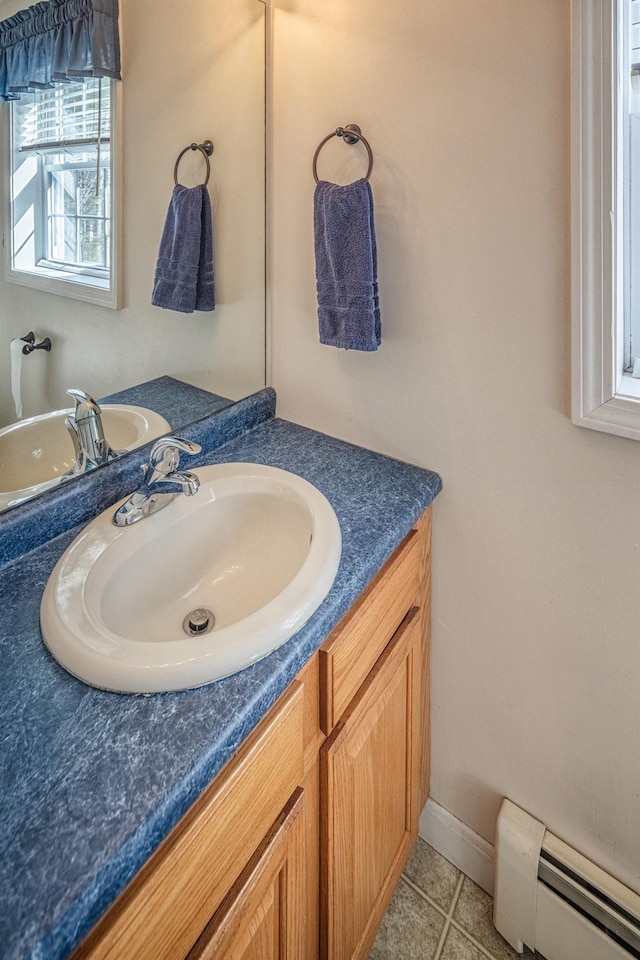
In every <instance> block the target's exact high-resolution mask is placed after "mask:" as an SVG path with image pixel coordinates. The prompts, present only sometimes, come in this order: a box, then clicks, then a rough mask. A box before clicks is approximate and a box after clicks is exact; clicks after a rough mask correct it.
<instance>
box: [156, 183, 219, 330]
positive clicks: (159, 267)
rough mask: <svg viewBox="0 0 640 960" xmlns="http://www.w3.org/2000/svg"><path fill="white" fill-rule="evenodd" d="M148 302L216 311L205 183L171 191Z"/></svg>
mask: <svg viewBox="0 0 640 960" xmlns="http://www.w3.org/2000/svg"><path fill="white" fill-rule="evenodd" d="M151 302H152V303H153V304H155V306H156V307H166V309H167V310H179V311H180V313H193V311H194V310H213V309H214V308H215V305H216V301H215V295H214V288H213V224H212V220H211V201H210V200H209V193H208V191H207V189H206V187H205V186H204V184H199V185H198V186H197V187H183V186H182V185H181V184H176V186H175V187H174V188H173V193H172V194H171V203H170V204H169V211H168V213H167V219H166V221H165V224H164V230H163V232H162V239H161V241H160V250H159V252H158V262H157V264H156V273H155V279H154V284H153V294H152V295H151Z"/></svg>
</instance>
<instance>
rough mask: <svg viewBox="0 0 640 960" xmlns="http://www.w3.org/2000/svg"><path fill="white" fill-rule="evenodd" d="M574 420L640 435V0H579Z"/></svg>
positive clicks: (575, 1)
mask: <svg viewBox="0 0 640 960" xmlns="http://www.w3.org/2000/svg"><path fill="white" fill-rule="evenodd" d="M571 9H572V98H571V114H572V131H571V132H572V224H571V228H572V313H573V317H572V323H573V334H572V352H573V371H572V373H573V377H572V380H573V392H572V418H573V422H574V423H577V424H579V425H580V426H584V427H591V428H593V429H596V430H602V431H605V432H608V433H615V434H618V435H620V436H625V437H631V438H634V439H638V440H640V0H572V7H571Z"/></svg>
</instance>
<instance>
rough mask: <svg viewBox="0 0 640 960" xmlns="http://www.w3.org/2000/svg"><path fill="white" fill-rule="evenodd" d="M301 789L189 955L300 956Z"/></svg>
mask: <svg viewBox="0 0 640 960" xmlns="http://www.w3.org/2000/svg"><path fill="white" fill-rule="evenodd" d="M304 912H305V884H304V795H303V791H302V789H300V788H298V789H297V790H296V792H295V793H294V795H293V797H292V798H291V800H290V801H289V803H288V804H287V806H286V807H285V809H284V810H283V811H282V814H281V815H280V817H278V819H277V821H276V823H275V824H274V825H273V827H272V829H271V830H270V831H269V834H268V835H267V837H266V838H265V840H264V842H263V843H262V844H261V846H260V848H259V849H258V850H257V851H256V854H255V856H254V857H253V858H252V859H251V861H250V862H249V864H248V865H247V867H246V868H245V870H244V871H243V872H242V874H241V875H240V877H239V879H238V881H237V883H236V884H235V885H234V887H233V888H232V890H231V891H230V892H229V894H228V895H227V896H226V897H225V899H224V900H223V902H222V903H221V904H220V907H219V908H218V910H217V911H216V913H215V915H214V916H213V918H212V919H211V920H210V922H209V923H208V924H207V926H206V927H205V929H204V931H203V932H202V934H201V935H200V937H199V938H198V941H197V942H196V944H195V945H194V947H193V949H192V950H191V951H190V952H189V954H188V957H187V960H300V958H301V957H302V947H301V944H302V940H301V937H302V931H303V918H304Z"/></svg>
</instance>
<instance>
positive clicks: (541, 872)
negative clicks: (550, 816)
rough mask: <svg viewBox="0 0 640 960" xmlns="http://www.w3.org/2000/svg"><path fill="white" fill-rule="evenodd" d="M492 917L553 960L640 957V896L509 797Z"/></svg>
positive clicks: (510, 936)
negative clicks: (554, 833) (561, 838)
mask: <svg viewBox="0 0 640 960" xmlns="http://www.w3.org/2000/svg"><path fill="white" fill-rule="evenodd" d="M495 864H496V876H495V891H494V904H493V922H494V924H495V926H496V928H497V930H498V931H499V932H500V933H501V934H502V936H503V937H504V938H505V939H506V940H508V941H509V943H510V944H511V946H512V947H513V948H514V949H515V950H517V951H518V952H519V953H522V951H523V945H526V946H527V947H529V949H530V950H536V951H538V953H541V954H542V956H543V957H545V958H546V960H630V958H631V957H635V958H638V960H640V896H638V894H636V893H634V891H633V890H630V889H629V888H628V887H626V886H624V884H622V883H620V882H619V881H618V880H615V879H614V878H613V877H612V876H610V875H609V874H608V873H605V871H604V870H601V869H600V867H597V866H596V865H595V864H593V863H591V861H590V860H587V858H586V857H583V856H582V854H580V853H578V852H577V851H576V850H573V849H572V848H571V847H569V846H568V845H567V844H566V843H563V841H562V840H559V839H558V838H557V837H554V836H553V834H551V833H549V831H548V830H547V829H546V827H545V826H544V824H542V823H540V821H539V820H536V819H535V818H534V817H532V816H530V814H528V813H526V812H525V811H524V810H521V809H520V807H517V806H516V805H515V804H514V803H512V802H511V801H510V800H504V802H503V804H502V807H501V809H500V815H499V817H498V828H497V833H496V859H495Z"/></svg>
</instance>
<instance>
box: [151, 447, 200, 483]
mask: <svg viewBox="0 0 640 960" xmlns="http://www.w3.org/2000/svg"><path fill="white" fill-rule="evenodd" d="M201 450H202V447H201V446H200V444H199V443H193V442H192V441H191V440H182V439H180V438H179V437H160V439H159V440H156V442H155V443H154V445H153V446H152V448H151V453H150V454H149V466H148V467H147V475H146V477H145V480H146V482H147V483H153V482H154V481H156V480H161V479H162V478H163V477H166V476H167V474H169V473H172V472H173V471H174V470H176V469H177V467H178V466H179V465H180V453H188V454H189V455H190V456H195V455H196V453H200V451H201Z"/></svg>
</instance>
